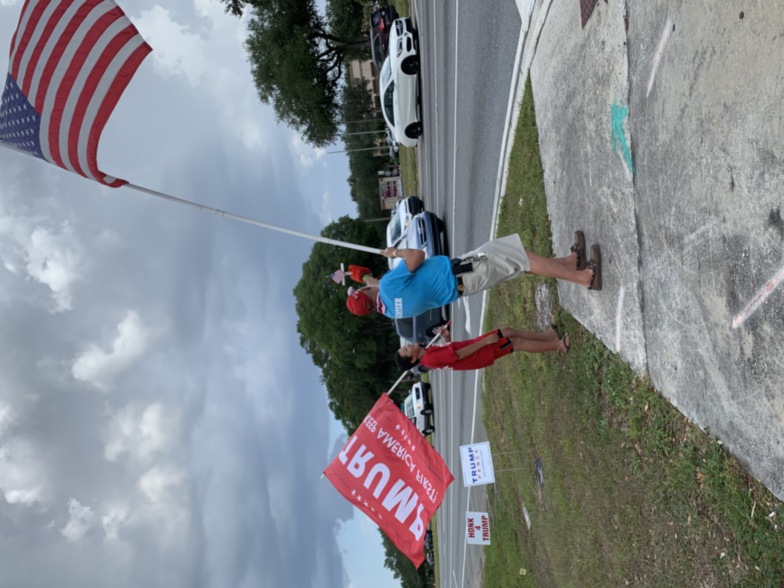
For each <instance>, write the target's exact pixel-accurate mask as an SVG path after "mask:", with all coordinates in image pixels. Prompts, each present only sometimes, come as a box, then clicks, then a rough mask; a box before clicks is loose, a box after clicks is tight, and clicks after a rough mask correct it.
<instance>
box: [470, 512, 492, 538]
mask: <svg viewBox="0 0 784 588" xmlns="http://www.w3.org/2000/svg"><path fill="white" fill-rule="evenodd" d="M466 543H468V544H469V545H490V517H489V516H488V515H487V513H486V512H467V513H466Z"/></svg>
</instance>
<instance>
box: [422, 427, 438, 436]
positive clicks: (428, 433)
mask: <svg viewBox="0 0 784 588" xmlns="http://www.w3.org/2000/svg"><path fill="white" fill-rule="evenodd" d="M433 431H435V429H434V428H433V427H428V428H427V429H425V430H424V431H422V433H424V434H425V436H427V435H432V434H433Z"/></svg>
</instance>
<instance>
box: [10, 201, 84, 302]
mask: <svg viewBox="0 0 784 588" xmlns="http://www.w3.org/2000/svg"><path fill="white" fill-rule="evenodd" d="M0 234H2V235H4V236H6V237H7V242H6V243H5V244H4V246H3V247H2V249H0V255H2V261H3V266H4V267H5V268H6V269H7V270H8V271H9V272H11V273H13V274H15V275H19V274H20V273H21V271H22V269H24V271H25V272H26V274H27V276H29V277H30V278H32V279H34V280H35V281H37V282H39V283H41V284H43V285H45V286H47V287H48V288H49V289H50V290H51V292H52V297H53V298H54V301H55V303H56V308H55V311H56V312H62V311H66V310H71V308H72V301H71V287H72V285H73V283H74V282H75V281H76V280H77V279H78V278H79V277H80V269H81V268H83V267H84V265H85V259H84V255H83V251H82V246H81V244H80V243H79V241H78V239H77V238H76V235H75V233H74V230H73V228H72V227H71V225H70V224H69V223H67V222H64V223H62V224H61V225H60V232H59V233H57V232H55V231H53V230H51V229H49V228H47V227H43V226H40V225H39V221H36V220H33V219H28V218H25V217H12V216H10V215H0ZM9 242H10V243H9Z"/></svg>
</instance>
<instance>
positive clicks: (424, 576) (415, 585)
mask: <svg viewBox="0 0 784 588" xmlns="http://www.w3.org/2000/svg"><path fill="white" fill-rule="evenodd" d="M379 533H381V531H380V530H379ZM381 539H382V543H383V545H384V567H385V568H387V569H388V570H390V571H391V572H392V576H393V577H394V578H395V579H397V580H400V586H401V587H402V588H426V587H430V586H433V585H434V584H435V575H434V573H433V568H432V566H430V564H428V563H427V562H423V563H422V565H421V566H419V568H418V569H417V568H415V567H414V564H412V563H411V560H410V559H408V558H407V557H406V556H405V555H403V552H402V551H400V550H399V549H398V548H397V547H395V544H394V543H392V541H390V540H389V537H387V536H386V535H384V533H381Z"/></svg>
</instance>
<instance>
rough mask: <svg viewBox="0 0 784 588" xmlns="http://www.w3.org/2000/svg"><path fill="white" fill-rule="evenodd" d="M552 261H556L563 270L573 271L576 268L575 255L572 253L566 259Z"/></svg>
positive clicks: (560, 258)
mask: <svg viewBox="0 0 784 588" xmlns="http://www.w3.org/2000/svg"><path fill="white" fill-rule="evenodd" d="M553 261H557V262H558V263H560V264H561V265H562V266H564V267H565V268H568V269H574V268H576V267H577V254H576V253H575V252H574V251H573V252H572V253H570V254H569V255H567V256H566V257H556V258H554V259H553Z"/></svg>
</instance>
